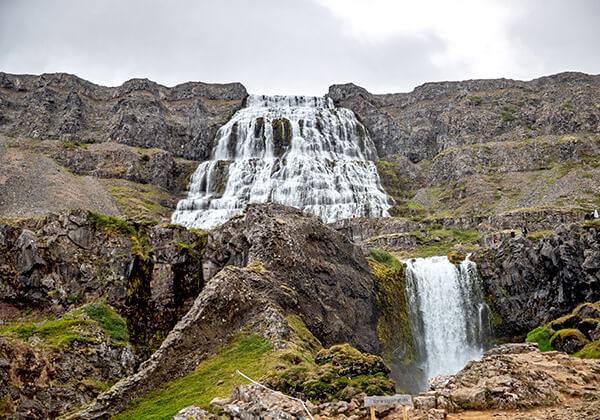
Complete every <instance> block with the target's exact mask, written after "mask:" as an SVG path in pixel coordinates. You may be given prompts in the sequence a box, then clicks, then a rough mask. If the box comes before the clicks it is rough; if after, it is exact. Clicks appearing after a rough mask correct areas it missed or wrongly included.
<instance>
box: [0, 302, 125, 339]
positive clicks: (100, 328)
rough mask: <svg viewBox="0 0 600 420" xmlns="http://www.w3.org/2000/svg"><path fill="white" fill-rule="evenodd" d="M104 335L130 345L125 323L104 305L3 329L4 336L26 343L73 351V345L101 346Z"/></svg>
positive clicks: (0, 328) (3, 327) (95, 305)
mask: <svg viewBox="0 0 600 420" xmlns="http://www.w3.org/2000/svg"><path fill="white" fill-rule="evenodd" d="M86 315H87V317H86ZM101 332H103V333H104V335H105V336H106V337H109V338H110V339H111V341H112V342H113V343H114V344H118V345H122V344H124V343H126V342H127V332H126V328H125V321H124V320H123V319H122V318H121V317H120V316H119V315H118V314H117V313H116V312H115V311H114V310H113V309H111V308H110V307H109V306H108V305H107V304H106V303H103V302H99V303H93V304H90V305H86V306H84V307H83V308H80V309H76V310H74V311H71V312H69V313H67V314H65V315H63V316H62V317H60V318H59V319H46V320H43V321H38V322H35V321H25V322H15V323H12V324H9V325H5V326H2V327H0V334H2V335H8V336H11V337H14V338H17V339H19V340H24V341H27V340H30V339H32V338H34V337H35V338H37V339H39V340H41V341H40V343H41V344H42V345H48V346H52V347H58V348H66V347H71V346H72V345H73V344H74V343H78V344H94V343H99V342H100V338H101V336H102V335H101ZM99 333H100V335H99Z"/></svg>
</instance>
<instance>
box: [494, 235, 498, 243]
mask: <svg viewBox="0 0 600 420" xmlns="http://www.w3.org/2000/svg"><path fill="white" fill-rule="evenodd" d="M494 243H495V244H497V243H498V237H497V236H494Z"/></svg>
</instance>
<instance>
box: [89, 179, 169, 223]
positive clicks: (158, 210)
mask: <svg viewBox="0 0 600 420" xmlns="http://www.w3.org/2000/svg"><path fill="white" fill-rule="evenodd" d="M100 182H102V184H103V185H104V186H105V187H106V190H107V191H108V192H109V193H110V195H111V196H112V197H113V198H114V199H115V201H116V202H117V205H118V206H119V209H120V210H121V211H122V212H123V214H125V215H126V216H127V217H128V218H130V219H133V220H147V221H159V220H161V219H163V218H168V217H169V215H170V214H171V212H172V211H173V207H174V206H175V202H174V200H173V198H172V197H171V194H170V193H169V192H168V191H166V190H164V189H163V188H160V187H157V186H155V185H150V184H138V183H134V182H131V181H125V180H121V179H101V180H100Z"/></svg>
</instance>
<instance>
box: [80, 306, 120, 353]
mask: <svg viewBox="0 0 600 420" xmlns="http://www.w3.org/2000/svg"><path fill="white" fill-rule="evenodd" d="M82 310H83V311H84V312H85V313H86V314H87V315H88V316H89V317H90V318H91V319H92V320H94V321H96V322H97V323H98V324H99V325H100V327H101V328H102V330H103V331H104V334H106V336H108V337H110V338H111V339H112V340H113V341H114V342H116V343H125V342H127V339H128V337H127V325H126V324H125V321H124V320H123V318H121V317H120V316H119V314H117V313H116V312H115V310H114V309H112V308H111V307H110V306H108V305H107V304H106V303H104V302H97V303H91V304H89V305H86V306H84V307H83V308H82Z"/></svg>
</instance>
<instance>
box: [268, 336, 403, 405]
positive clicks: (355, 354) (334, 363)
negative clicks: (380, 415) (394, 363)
mask: <svg viewBox="0 0 600 420" xmlns="http://www.w3.org/2000/svg"><path fill="white" fill-rule="evenodd" d="M388 373H389V369H388V368H387V367H386V366H385V364H384V362H383V360H382V359H381V358H380V357H378V356H375V355H370V354H364V353H361V352H359V351H358V350H356V349H354V348H352V347H350V346H349V345H348V344H342V345H336V346H332V347H331V348H329V349H324V350H321V351H319V353H318V354H317V355H316V357H315V358H314V361H313V360H310V361H298V360H296V361H295V362H294V363H293V364H292V365H288V366H286V367H285V368H283V369H282V368H279V369H278V370H277V371H271V372H269V374H268V375H267V376H266V377H265V378H263V379H264V381H265V383H266V384H267V386H271V387H273V388H275V389H277V390H279V391H281V392H284V393H287V394H289V395H293V396H296V397H299V398H304V399H307V398H308V399H311V400H313V401H319V402H325V401H337V400H340V399H347V398H351V397H352V396H354V395H356V394H360V393H366V394H369V395H386V394H392V393H394V392H395V390H394V382H393V381H392V380H391V379H390V378H389V377H388V376H387V374H388Z"/></svg>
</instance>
